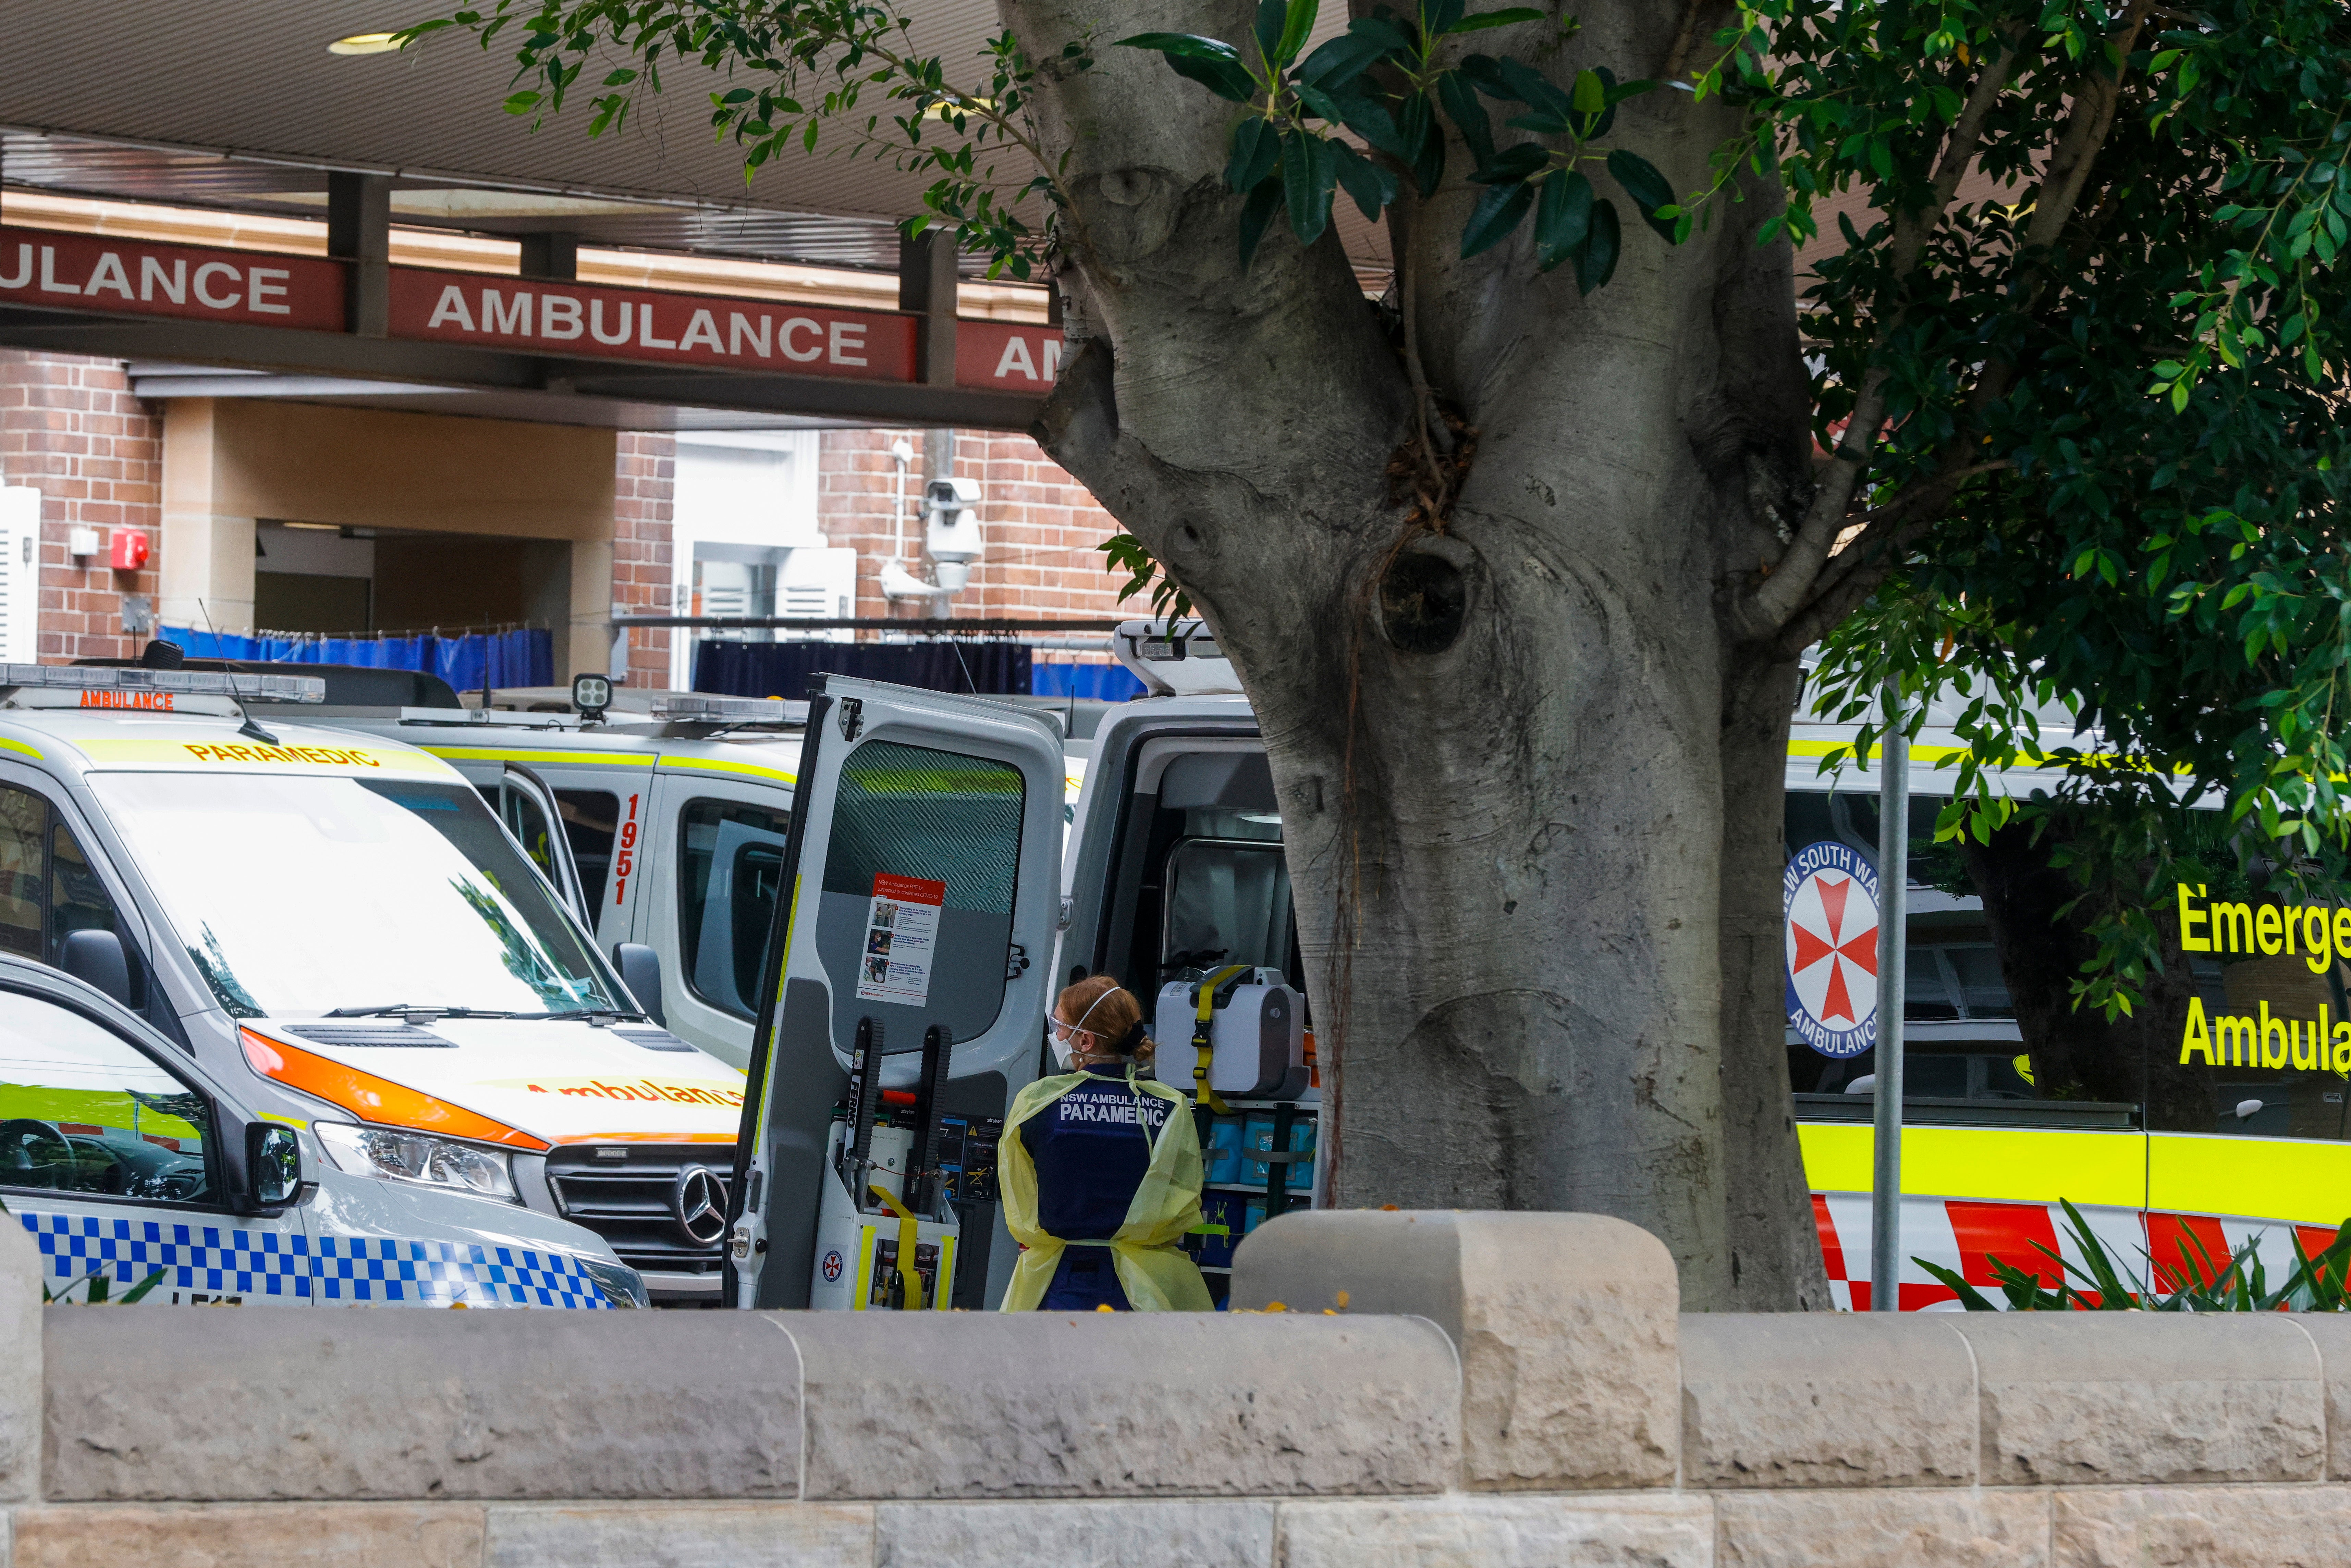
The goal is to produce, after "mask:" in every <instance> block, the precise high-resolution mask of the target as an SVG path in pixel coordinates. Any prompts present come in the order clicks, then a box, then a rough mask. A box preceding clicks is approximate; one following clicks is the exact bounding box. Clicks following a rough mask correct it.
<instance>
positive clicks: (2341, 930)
mask: <svg viewBox="0 0 2351 1568" xmlns="http://www.w3.org/2000/svg"><path fill="white" fill-rule="evenodd" d="M2167 891H2168V892H2169V893H2170V894H2171V895H2172V896H2171V899H2170V901H2169V907H2168V908H2166V909H2162V910H2158V911H2152V912H2150V913H2152V914H2154V915H2156V917H2157V920H2158V925H2161V926H2162V927H2164V928H2165V932H2166V935H2167V936H2171V937H2173V938H2174V939H2175V940H2176V941H2177V944H2178V947H2179V962H2177V963H2176V964H2174V965H2172V966H2169V967H2168V968H2167V972H2166V973H2165V974H2164V975H2163V976H2162V977H2160V980H2159V981H2158V985H2156V986H2155V987H2153V988H2150V993H2151V994H2150V1000H2151V1001H2152V1002H2153V1003H2154V1006H2153V1007H2152V1008H2151V1009H2149V1012H2150V1015H2151V1016H2150V1018H2149V1020H2148V1027H2147V1030H2145V1034H2146V1036H2147V1038H2146V1040H2145V1056H2146V1066H2147V1084H2148V1087H2147V1126H2148V1127H2149V1129H2150V1130H2152V1131H2157V1132H2178V1133H2220V1134H2234V1135H2238V1136H2243V1137H2259V1138H2321V1139H2326V1140H2330V1141H2334V1142H2342V1141H2346V1139H2351V1004H2346V998H2345V990H2344V987H2345V981H2346V970H2345V955H2346V952H2351V889H2334V890H2328V889H2325V888H2309V889H2280V888H2277V887H2272V888H2270V889H2265V890H2260V891H2256V890H2255V889H2253V888H2252V887H2251V886H2249V885H2247V884H2246V883H2244V882H2243V881H2242V880H2241V879H2238V878H2235V877H2231V879H2230V881H2229V882H2228V883H2214V882H2213V881H2212V880H2211V878H2210V875H2209V874H2208V875H2207V876H2206V877H2205V878H2203V879H2201V880H2199V882H2197V883H2191V884H2189V885H2186V886H2184V887H2183V886H2181V885H2179V884H2177V883H2175V884H2173V885H2172V886H2171V887H2170V888H2168V890H2167Z"/></svg>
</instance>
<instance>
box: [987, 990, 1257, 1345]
mask: <svg viewBox="0 0 2351 1568" xmlns="http://www.w3.org/2000/svg"><path fill="white" fill-rule="evenodd" d="M1053 1050H1054V1053H1055V1055H1056V1056H1057V1057H1058V1058H1059V1059H1060V1061H1061V1065H1062V1067H1063V1068H1064V1069H1065V1070H1066V1071H1062V1072H1061V1073H1060V1074H1058V1075H1056V1076H1054V1077H1050V1078H1040V1079H1039V1080H1038V1081H1037V1082H1034V1083H1031V1084H1030V1085H1029V1087H1028V1088H1026V1089H1023V1090H1022V1091H1021V1092H1020V1093H1019V1098H1017V1099H1015V1100H1014V1101H1013V1103H1012V1113H1011V1115H1009V1116H1008V1117H1007V1118H1006V1119H1005V1126H1004V1137H1003V1142H1002V1143H1001V1144H1000V1145H998V1148H999V1150H1000V1153H999V1154H998V1162H999V1166H1000V1175H1001V1177H1002V1180H1003V1191H1004V1216H1005V1222H1006V1224H1007V1226H1008V1228H1010V1230H1011V1232H1012V1237H1013V1239H1014V1240H1016V1241H1018V1242H1019V1243H1020V1244H1021V1247H1022V1251H1021V1254H1020V1261H1019V1263H1018V1264H1017V1265H1016V1266H1015V1267H1014V1269H1013V1270H1012V1282H1011V1284H1010V1286H1008V1288H1007V1289H1006V1291H1005V1292H1004V1310H1005V1311H1006V1312H1026V1311H1030V1310H1035V1309H1041V1310H1043V1311H1046V1312H1092V1311H1096V1310H1110V1311H1116V1312H1127V1311H1137V1312H1208V1311H1210V1310H1212V1306H1213V1303H1211V1302H1210V1301H1209V1299H1208V1287H1207V1282H1206V1281H1203V1280H1202V1279H1201V1278H1200V1270H1199V1267H1198V1265H1196V1264H1195V1263H1194V1262H1193V1261H1192V1260H1191V1258H1190V1257H1189V1255H1187V1254H1186V1252H1185V1251H1184V1250H1183V1249H1182V1248H1181V1247H1179V1246H1178V1245H1177V1243H1178V1241H1179V1240H1180V1239H1182V1238H1183V1236H1184V1235H1185V1233H1186V1231H1189V1230H1190V1229H1191V1228H1193V1227H1194V1226H1196V1225H1197V1224H1199V1223H1200V1176H1201V1170H1200V1138H1199V1133H1198V1131H1197V1130H1196V1128H1195V1126H1194V1125H1193V1122H1192V1116H1191V1112H1190V1105H1189V1102H1188V1101H1187V1100H1186V1098H1185V1096H1184V1095H1183V1094H1182V1093H1180V1092H1177V1091H1175V1090H1174V1089H1171V1088H1169V1087H1168V1086H1167V1085H1165V1084H1164V1083H1158V1082H1152V1081H1150V1080H1148V1079H1144V1078H1140V1077H1138V1076H1137V1073H1138V1072H1139V1071H1140V1070H1141V1069H1143V1068H1144V1067H1146V1066H1148V1065H1149V1064H1150V1061H1151V1053H1152V1041H1151V1040H1150V1039H1149V1037H1148V1036H1146V1035H1145V1034H1144V1032H1143V1006H1142V1004H1141V1003H1140V1002H1137V1001H1136V1000H1135V999H1134V994H1133V993H1132V992H1130V991H1127V990H1125V989H1123V988H1121V987H1120V985H1119V984H1118V982H1117V981H1116V980H1113V978H1111V977H1109V976H1107V975H1096V976H1094V977H1092V978H1091V979H1086V980H1081V981H1079V982H1078V983H1077V984H1076V985H1074V986H1071V988H1069V989H1067V990H1065V991H1063V992H1062V993H1061V1000H1060V1001H1059V1002H1058V1003H1056V1004H1055V1005H1054V1008H1053Z"/></svg>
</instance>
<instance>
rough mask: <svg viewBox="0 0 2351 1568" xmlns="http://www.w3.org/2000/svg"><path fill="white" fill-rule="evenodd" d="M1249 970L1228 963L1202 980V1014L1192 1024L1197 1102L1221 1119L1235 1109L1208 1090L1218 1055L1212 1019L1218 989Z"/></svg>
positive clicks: (1193, 1064)
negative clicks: (1211, 1030) (1210, 1067)
mask: <svg viewBox="0 0 2351 1568" xmlns="http://www.w3.org/2000/svg"><path fill="white" fill-rule="evenodd" d="M1248 968H1249V966H1248V965H1247V964H1228V965H1227V966H1226V967H1223V968H1221V969H1219V970H1217V972H1216V973H1215V974H1213V975H1211V976H1209V977H1207V979H1205V980H1203V981H1201V982H1200V1008H1199V1012H1198V1014H1197V1015H1196V1018H1195V1019H1194V1020H1193V1024H1192V1082H1194V1083H1196V1084H1197V1085H1198V1086H1199V1087H1198V1090H1197V1092H1196V1093H1195V1095H1194V1101H1195V1103H1197V1104H1202V1105H1206V1106H1207V1108H1208V1109H1209V1110H1211V1111H1214V1112H1215V1113H1217V1115H1219V1116H1228V1115H1230V1114H1232V1107H1230V1106H1229V1105H1227V1104H1226V1103H1224V1102H1223V1101H1222V1100H1220V1099H1218V1098H1217V1092H1216V1091H1215V1090H1213V1089H1211V1088H1209V1087H1208V1064H1209V1063H1210V1062H1212V1061H1215V1060H1216V1055H1217V1046H1216V1041H1215V1040H1212V1039H1211V1038H1210V1037H1209V1027H1208V1026H1209V1021H1210V1016H1211V1015H1212V1014H1214V1013H1215V1012H1216V1010H1217V987H1218V986H1221V985H1223V984H1224V983H1225V982H1226V981H1227V980H1228V979H1230V978H1232V977H1234V976H1235V975H1238V974H1242V973H1244V972H1246V971H1247V970H1248Z"/></svg>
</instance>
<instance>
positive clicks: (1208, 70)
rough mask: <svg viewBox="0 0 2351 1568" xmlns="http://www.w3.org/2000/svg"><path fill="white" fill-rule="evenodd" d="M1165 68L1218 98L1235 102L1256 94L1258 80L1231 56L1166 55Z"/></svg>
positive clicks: (1248, 98)
mask: <svg viewBox="0 0 2351 1568" xmlns="http://www.w3.org/2000/svg"><path fill="white" fill-rule="evenodd" d="M1166 58H1167V68H1168V69H1170V70H1172V71H1174V72H1175V74H1176V75H1177V76H1179V77H1184V78H1187V79H1189V80H1192V81H1196V82H1198V83H1199V84H1200V85H1201V86H1202V87H1204V88H1207V89H1208V90H1209V91H1210V92H1213V93H1215V94H1216V95H1217V97H1218V98H1223V99H1231V100H1232V101H1233V102H1235V103H1247V102H1249V100H1250V99H1253V98H1255V97H1256V96H1257V84H1256V83H1255V82H1253V81H1251V80H1250V79H1249V72H1248V71H1246V70H1244V69H1242V68H1240V67H1239V66H1238V65H1235V64H1234V63H1233V62H1231V61H1230V60H1217V59H1202V58H1200V57H1197V56H1192V55H1169V56H1167V57H1166Z"/></svg>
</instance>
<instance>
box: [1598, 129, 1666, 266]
mask: <svg viewBox="0 0 2351 1568" xmlns="http://www.w3.org/2000/svg"><path fill="white" fill-rule="evenodd" d="M1608 172H1610V173H1611V174H1614V175H1615V176H1616V183H1618V184H1620V185H1622V186H1624V187H1625V194H1626V195H1628V196H1630V197H1632V198H1633V205H1634V207H1635V209H1636V210H1637V211H1638V212H1639V213H1640V214H1641V219H1642V221H1643V222H1645V223H1646V224H1647V225H1649V226H1650V227H1651V228H1653V229H1655V230H1656V231H1657V233H1659V234H1661V235H1664V236H1665V239H1666V243H1667V245H1673V244H1676V243H1677V235H1675V233H1674V221H1673V219H1671V218H1661V217H1659V216H1658V215H1657V209H1658V208H1660V207H1670V206H1672V205H1673V204H1674V201H1675V197H1674V188H1673V186H1672V185H1670V184H1668V183H1667V181H1666V177H1665V176H1664V175H1663V174H1660V173H1659V172H1657V170H1656V165H1655V164H1653V163H1651V162H1649V161H1648V160H1647V159H1646V158H1644V157H1642V156H1641V155H1640V154H1639V153H1638V152H1633V151H1632V150H1631V149H1629V148H1625V147H1619V148H1617V149H1616V150H1615V151H1614V152H1611V153H1610V154H1608Z"/></svg>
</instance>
